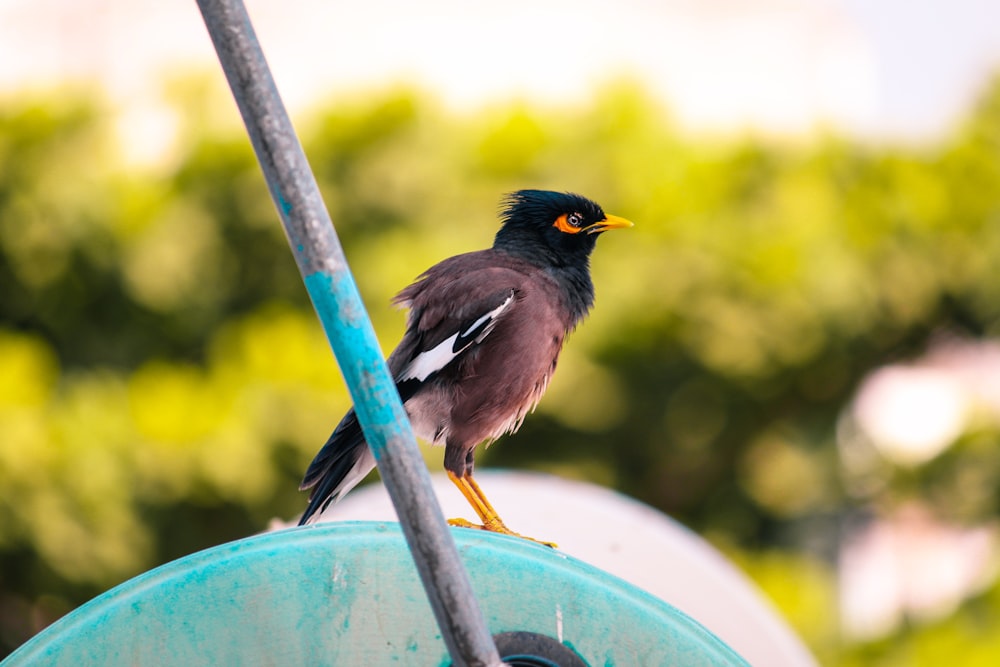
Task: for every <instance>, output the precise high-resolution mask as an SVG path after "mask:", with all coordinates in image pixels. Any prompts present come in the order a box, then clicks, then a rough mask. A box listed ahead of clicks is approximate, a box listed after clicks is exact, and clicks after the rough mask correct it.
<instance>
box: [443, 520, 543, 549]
mask: <svg viewBox="0 0 1000 667" xmlns="http://www.w3.org/2000/svg"><path fill="white" fill-rule="evenodd" d="M448 525H449V526H454V527H455V528H473V529H475V530H485V531H487V532H490V533H497V534H498V535H510V536H511V537H519V538H521V539H522V540H528V541H529V542H534V543H535V544H541V545H542V546H546V547H549V548H550V549H558V548H559V545H558V544H556V543H555V542H546V541H545V540H536V539H535V538H533V537H528V536H527V535H522V534H521V533H515V532H514V531H513V530H511V529H510V528H508V527H507V526H505V525H504V524H503V522H502V521H500V522H499V523H493V524H478V523H472V522H471V521H468V520H466V519H448Z"/></svg>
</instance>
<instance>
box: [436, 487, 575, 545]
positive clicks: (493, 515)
mask: <svg viewBox="0 0 1000 667" xmlns="http://www.w3.org/2000/svg"><path fill="white" fill-rule="evenodd" d="M448 479H450V480H451V481H452V483H453V484H454V485H455V486H457V487H458V490H459V491H461V492H462V495H463V496H465V499H466V500H467V501H469V504H470V505H472V509H473V510H475V512H476V514H477V515H478V516H479V520H480V521H482V522H483V524H482V525H481V526H479V525H476V524H474V523H471V522H469V521H466V520H465V519H448V523H449V524H450V525H452V526H459V527H461V528H478V529H480V530H488V531H491V532H494V533H501V534H503V535H513V536H515V537H521V538H524V539H526V540H531V541H532V542H538V543H539V544H544V545H545V546H547V547H552V548H553V549H554V548H555V547H556V545H555V543H553V542H543V541H542V540H536V539H535V538H533V537H527V536H525V535H521V534H520V533H515V532H514V531H513V530H511V529H510V528H508V527H507V526H506V525H504V522H503V520H502V519H501V518H500V515H499V514H497V511H496V510H495V509H493V505H491V504H490V501H489V500H487V499H486V494H484V493H483V490H482V489H481V488H479V484H477V483H476V480H475V479H473V477H472V474H471V473H469V474H468V475H465V476H464V477H459V476H458V475H456V474H455V473H453V472H451V471H450V470H449V471H448Z"/></svg>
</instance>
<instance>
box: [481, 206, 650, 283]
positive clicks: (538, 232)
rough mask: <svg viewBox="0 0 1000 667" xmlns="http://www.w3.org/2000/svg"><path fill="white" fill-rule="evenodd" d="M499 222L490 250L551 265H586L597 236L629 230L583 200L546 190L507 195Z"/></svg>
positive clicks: (626, 223) (621, 220) (620, 220)
mask: <svg viewBox="0 0 1000 667" xmlns="http://www.w3.org/2000/svg"><path fill="white" fill-rule="evenodd" d="M500 219H501V221H502V223H503V224H502V226H501V227H500V231H498V232H497V235H496V238H495V240H494V242H493V247H494V248H498V249H501V250H505V251H507V252H510V253H512V254H516V255H521V256H525V257H528V258H532V259H540V260H542V261H545V262H546V263H550V264H555V265H565V264H577V263H579V262H582V263H583V264H584V265H586V262H587V258H588V257H589V256H590V253H591V251H592V250H593V249H594V245H595V243H596V242H597V237H598V236H600V234H601V232H605V231H607V230H609V229H621V228H624V227H631V226H632V223H631V222H629V221H628V220H626V219H625V218H619V217H618V216H615V215H606V214H605V213H604V211H603V210H602V209H601V207H600V206H598V205H597V204H596V203H595V202H593V201H591V200H589V199H587V198H586V197H581V196H580V195H576V194H572V193H568V192H550V191H547V190H518V191H517V192H513V193H511V194H509V195H507V197H506V198H505V199H504V201H503V208H502V210H501V212H500Z"/></svg>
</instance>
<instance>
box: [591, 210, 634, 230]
mask: <svg viewBox="0 0 1000 667" xmlns="http://www.w3.org/2000/svg"><path fill="white" fill-rule="evenodd" d="M634 226H635V225H634V224H632V222H631V221H630V220H626V219H625V218H619V217H618V216H617V215H606V216H604V220H601V221H600V222H598V223H596V224H593V225H591V226H590V227H587V233H588V234H597V233H598V232H606V231H608V230H609V229H627V228H629V227H634Z"/></svg>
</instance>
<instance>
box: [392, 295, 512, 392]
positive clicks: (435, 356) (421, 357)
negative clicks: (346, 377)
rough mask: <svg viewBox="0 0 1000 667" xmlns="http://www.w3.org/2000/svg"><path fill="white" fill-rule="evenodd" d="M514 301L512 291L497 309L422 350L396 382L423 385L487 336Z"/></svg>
mask: <svg viewBox="0 0 1000 667" xmlns="http://www.w3.org/2000/svg"><path fill="white" fill-rule="evenodd" d="M513 302H514V290H511V291H510V295H509V296H508V297H507V298H506V299H504V302H503V303H501V304H500V305H499V306H497V307H496V308H494V309H493V310H491V311H489V312H488V313H486V314H484V315H483V316H482V317H480V318H478V319H477V320H476V321H475V322H473V323H472V324H470V325H469V326H468V327H466V328H465V329H463V330H461V331H459V332H457V333H455V334H454V335H451V336H448V337H447V338H445V339H444V340H443V341H441V342H440V343H438V344H437V345H435V346H434V347H432V348H431V349H429V350H424V351H423V352H421V353H420V354H418V355H417V356H415V357H414V358H413V361H411V362H410V363H409V364H407V366H406V368H404V369H403V371H402V372H401V373H400V374H399V377H397V378H396V381H397V382H403V381H405V380H413V379H416V380H417V381H419V382H423V381H424V380H426V379H427V378H428V377H430V376H431V375H432V374H433V373H436V372H438V371H439V370H441V369H442V368H444V367H445V366H447V365H448V364H450V363H451V362H452V361H454V360H455V358H456V357H458V356H459V355H460V354H462V353H463V352H465V350H466V349H468V348H469V346H471V345H472V344H473V343H476V344H479V343H481V342H483V339H484V338H486V337H487V336H488V335H490V332H491V331H493V329H494V327H496V324H497V318H499V317H500V314H501V313H503V311H505V310H506V309H507V308H508V307H510V304H511V303H513Z"/></svg>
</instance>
